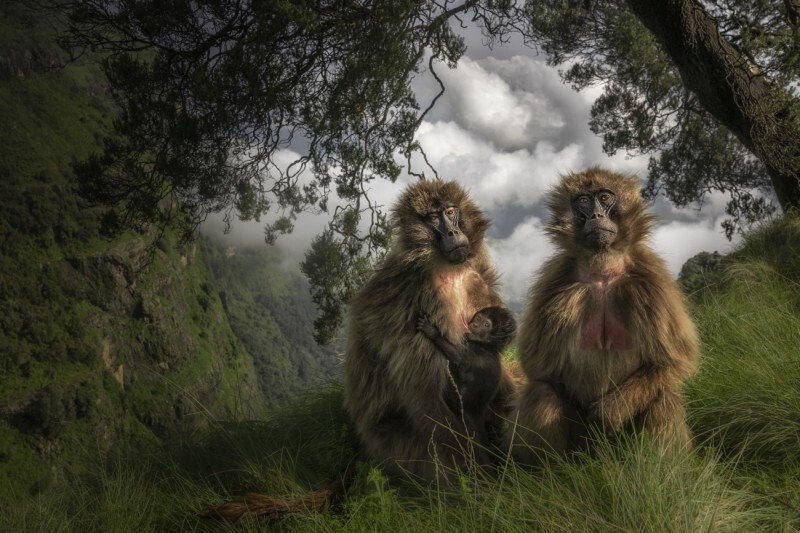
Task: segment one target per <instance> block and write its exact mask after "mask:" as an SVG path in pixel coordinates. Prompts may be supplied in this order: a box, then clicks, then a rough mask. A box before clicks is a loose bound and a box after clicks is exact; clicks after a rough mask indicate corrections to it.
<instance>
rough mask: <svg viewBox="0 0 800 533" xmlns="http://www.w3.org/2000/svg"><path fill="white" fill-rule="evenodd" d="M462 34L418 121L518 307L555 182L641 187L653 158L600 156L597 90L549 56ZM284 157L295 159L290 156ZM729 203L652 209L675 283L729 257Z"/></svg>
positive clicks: (387, 201)
mask: <svg viewBox="0 0 800 533" xmlns="http://www.w3.org/2000/svg"><path fill="white" fill-rule="evenodd" d="M464 36H465V39H466V42H467V46H468V49H467V53H466V55H465V57H463V58H462V59H461V61H459V63H458V67H457V68H456V69H453V70H450V69H447V67H445V66H444V65H440V66H439V68H438V69H437V73H438V74H439V76H440V78H441V79H442V81H443V82H444V84H445V87H446V89H447V90H446V92H445V94H444V96H442V97H441V98H440V99H439V101H438V102H437V104H436V107H434V109H433V110H432V112H431V113H430V114H429V115H428V116H427V117H426V120H425V121H424V122H423V123H422V125H421V127H420V129H419V131H418V139H419V141H420V143H421V144H422V146H423V148H424V150H425V152H426V154H427V156H428V159H429V161H430V162H431V164H432V165H433V166H434V167H435V168H436V169H437V171H438V173H439V175H440V176H441V177H442V178H445V179H455V180H457V181H459V182H460V183H461V184H463V185H464V186H465V187H466V188H467V189H468V190H469V191H470V192H471V194H472V196H473V198H474V199H475V200H476V201H477V203H478V204H479V205H480V206H481V207H482V208H483V209H484V211H485V212H486V214H487V215H488V217H489V218H490V219H491V220H492V222H493V226H492V229H491V230H490V233H489V237H490V238H489V242H488V244H489V248H490V252H491V255H492V258H493V259H494V261H495V265H496V267H497V269H498V270H499V272H500V273H501V283H502V284H503V295H504V297H505V298H506V299H507V300H508V301H509V304H510V305H513V306H514V307H518V306H519V305H520V304H521V303H522V302H523V301H524V298H525V295H526V293H527V290H528V286H529V284H530V281H531V279H532V276H533V274H534V273H535V272H536V271H537V269H538V268H539V267H540V266H541V264H542V262H543V261H544V259H546V258H547V257H548V256H549V255H550V254H551V253H552V247H551V245H550V243H549V242H548V240H547V238H546V237H545V236H544V234H543V232H542V226H543V223H544V221H545V220H546V216H547V215H546V211H545V209H544V204H543V197H544V195H545V193H546V191H547V190H548V188H549V187H551V186H552V185H553V184H554V183H556V182H557V181H558V179H559V175H560V174H561V173H564V172H568V171H579V170H581V169H583V168H585V167H588V166H591V165H601V166H604V167H607V168H609V169H611V170H616V171H623V172H628V173H633V174H635V175H638V176H639V177H640V178H641V179H642V180H644V178H645V177H646V175H647V158H646V157H639V158H628V157H626V156H625V154H617V155H615V156H614V157H609V156H607V155H606V154H604V153H603V151H602V141H601V139H600V138H599V137H597V136H595V135H594V134H593V133H592V132H591V131H590V130H589V127H588V120H589V110H590V107H591V104H592V101H593V100H594V98H596V97H597V95H598V94H599V89H595V90H593V91H589V92H587V91H584V92H581V93H578V92H575V91H573V90H572V89H571V88H569V87H568V86H566V85H564V84H562V83H561V80H560V78H559V76H558V71H557V69H555V68H552V67H548V66H547V65H546V64H545V61H544V57H541V56H539V57H537V56H536V55H535V53H534V51H532V50H530V49H528V48H526V47H524V46H523V45H521V44H518V43H511V44H510V45H504V46H502V47H497V48H495V49H489V48H488V47H485V46H483V45H482V43H481V38H480V34H479V33H478V32H477V31H474V30H470V31H467V32H465V33H464ZM413 88H414V90H415V92H416V94H417V95H418V99H419V101H420V104H421V106H422V107H423V108H424V107H426V106H427V102H429V101H430V99H431V98H432V97H433V96H434V95H435V94H436V91H437V85H436V84H435V81H434V80H433V78H432V77H431V76H430V75H428V74H422V75H420V76H419V77H418V78H417V79H415V80H414V81H413ZM284 157H286V159H287V161H290V160H292V158H293V154H292V153H290V152H287V153H286V154H284ZM422 169H423V167H422V166H417V168H416V170H417V171H419V170H422ZM426 174H427V175H430V172H427V173H426ZM414 179H416V178H410V177H408V176H403V177H401V179H399V180H398V182H397V183H396V184H390V183H388V182H385V181H382V182H377V183H374V185H373V187H372V196H373V197H374V198H375V199H377V200H378V202H379V203H381V204H383V205H385V206H390V205H392V204H393V202H394V200H395V199H396V198H397V196H398V194H399V192H400V191H401V190H402V188H404V187H405V186H406V185H407V184H408V183H409V182H410V181H412V180H414ZM724 205H725V200H724V198H722V197H721V196H712V197H710V198H708V199H707V201H706V202H705V204H704V205H703V208H702V210H698V209H696V208H688V209H683V210H677V209H675V208H673V207H672V206H670V205H669V204H668V202H666V201H665V200H664V199H663V198H662V199H659V200H658V201H656V203H655V205H654V206H653V210H654V211H655V212H656V213H657V214H658V215H659V218H660V220H659V223H658V224H657V226H656V229H655V231H654V234H653V238H652V243H651V244H652V246H653V248H654V249H655V250H656V251H657V252H658V253H659V254H660V255H661V256H662V257H663V258H664V259H665V260H666V261H667V263H668V265H669V267H670V270H671V271H672V272H673V274H674V275H676V276H677V274H678V272H679V270H680V267H681V265H682V264H683V263H684V262H685V261H686V260H687V259H688V258H690V257H691V256H693V255H695V254H696V253H698V252H701V251H704V250H705V251H714V250H717V251H720V252H722V253H725V252H727V251H729V250H730V248H731V246H732V244H731V243H730V242H728V241H727V240H726V238H725V236H724V233H723V231H722V228H721V227H720V222H721V220H722V219H724V218H725V216H724ZM326 222H327V221H326V220H325V219H317V220H314V219H313V217H311V216H310V215H309V216H304V217H302V219H301V220H300V221H298V223H297V224H296V229H295V232H294V233H293V234H291V235H289V236H284V237H281V238H279V241H278V242H279V244H278V246H279V247H280V248H282V249H285V250H286V251H288V252H289V254H290V259H289V260H287V262H288V264H290V265H292V266H294V265H296V264H297V262H298V261H299V260H301V259H302V253H303V252H304V251H305V250H307V249H308V246H309V244H310V241H311V238H312V237H313V236H314V235H316V234H317V233H319V232H320V231H321V230H322V228H323V227H324V225H325V224H326ZM205 230H206V232H207V233H210V234H212V235H218V234H221V225H220V224H219V223H214V222H211V223H209V224H207V225H206V228H205ZM226 239H228V240H230V241H231V242H232V243H234V244H242V243H244V242H252V243H255V244H261V243H263V242H264V241H263V225H262V224H244V223H242V222H237V223H236V224H235V226H234V228H233V231H232V232H231V234H230V235H228V236H227V237H226ZM734 244H735V242H734Z"/></svg>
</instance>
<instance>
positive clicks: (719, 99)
mask: <svg viewBox="0 0 800 533" xmlns="http://www.w3.org/2000/svg"><path fill="white" fill-rule="evenodd" d="M626 2H627V4H628V6H629V7H630V9H631V11H632V12H633V13H634V14H635V15H636V17H637V18H638V19H639V20H640V21H641V22H642V24H644V25H645V27H646V28H647V29H648V30H650V31H651V32H652V33H653V35H654V36H655V38H656V39H657V40H658V41H659V42H660V43H661V45H662V46H663V47H664V49H665V51H666V52H667V54H668V55H669V56H670V57H671V58H672V60H673V62H674V63H675V66H676V67H677V68H678V70H679V71H680V74H681V78H682V79H683V84H684V86H685V87H686V88H687V89H689V90H690V91H692V92H693V93H694V94H695V95H696V96H697V98H698V100H699V101H700V103H701V104H702V105H703V107H704V108H705V109H706V110H707V111H708V112H709V113H711V114H712V115H713V116H714V117H715V118H716V119H717V120H719V121H720V122H721V123H722V124H723V125H724V126H725V127H727V128H728V129H729V130H730V131H731V133H733V134H734V135H736V137H737V138H738V139H739V140H740V141H741V142H742V144H743V145H744V146H746V147H747V148H748V149H749V150H750V151H751V152H753V154H754V155H755V156H756V157H758V158H759V159H760V160H761V161H762V162H763V163H764V165H765V166H766V168H767V172H768V173H769V176H770V179H771V180H772V185H773V187H774V189H775V195H776V196H777V199H778V201H779V202H780V204H781V207H783V209H784V210H786V209H787V208H788V207H791V206H795V207H800V181H799V178H800V127H798V124H800V120H798V111H797V108H798V102H797V100H796V99H795V98H793V97H792V96H790V95H789V94H788V93H787V92H786V91H785V90H784V89H783V88H782V87H780V86H779V85H777V84H775V83H772V82H771V81H770V80H769V78H767V76H766V75H765V74H764V73H763V72H761V70H760V69H759V68H758V67H757V66H756V65H754V64H753V63H752V62H750V61H749V60H748V58H747V57H745V56H744V55H743V54H741V53H740V52H739V51H738V50H737V49H736V48H735V47H734V46H733V45H732V44H731V43H729V42H727V41H726V40H725V39H724V38H723V37H722V36H721V35H720V34H719V31H718V27H717V22H716V21H715V20H714V19H713V18H712V17H711V16H710V15H709V14H708V13H706V11H705V10H704V9H703V8H702V7H701V6H700V5H699V4H698V3H697V1H696V0H626Z"/></svg>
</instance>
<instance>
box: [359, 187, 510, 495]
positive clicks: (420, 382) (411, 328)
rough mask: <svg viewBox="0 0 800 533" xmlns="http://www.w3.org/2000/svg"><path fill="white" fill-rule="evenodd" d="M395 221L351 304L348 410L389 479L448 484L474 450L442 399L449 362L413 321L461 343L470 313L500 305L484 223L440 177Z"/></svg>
mask: <svg viewBox="0 0 800 533" xmlns="http://www.w3.org/2000/svg"><path fill="white" fill-rule="evenodd" d="M392 216H393V218H392V222H393V225H394V228H395V234H394V240H393V244H392V247H391V249H390V251H389V253H388V254H387V256H386V259H385V261H384V263H383V265H382V266H381V267H380V268H379V269H378V270H377V271H376V272H375V273H374V274H373V276H372V277H371V278H370V279H369V281H368V282H367V283H366V284H365V286H364V287H363V288H362V289H361V290H360V291H359V292H358V294H357V295H356V296H355V297H354V299H353V301H352V302H351V307H350V322H349V332H348V343H349V345H348V349H347V352H346V354H345V358H344V394H345V398H344V403H345V408H346V409H347V411H348V413H349V414H350V417H351V418H352V420H353V423H354V426H355V430H356V433H357V434H358V437H359V439H360V442H361V445H362V448H363V450H364V451H365V452H366V454H367V455H369V456H370V457H372V458H373V459H376V460H379V461H381V462H382V463H383V465H384V468H385V469H386V470H387V471H388V472H389V473H393V474H396V473H399V472H401V471H405V472H408V473H410V474H412V475H415V476H418V477H420V478H422V479H424V480H427V481H433V480H436V479H439V480H445V481H446V480H447V474H446V470H447V468H453V467H457V468H465V467H468V466H469V465H470V464H471V461H472V453H473V452H472V451H471V449H473V450H474V448H471V446H470V444H471V442H470V441H468V440H467V439H464V438H462V437H463V436H465V435H467V434H468V433H469V431H468V428H467V427H466V426H465V423H464V417H463V413H457V412H455V411H454V409H452V408H451V407H450V406H449V405H448V403H447V402H446V401H445V393H446V390H447V389H448V387H450V386H451V379H452V377H451V376H450V373H449V371H448V362H447V359H446V358H445V357H442V354H441V353H439V349H438V348H437V346H436V345H435V344H434V343H433V342H432V341H431V340H430V339H429V338H428V337H427V336H425V335H424V334H422V333H420V332H418V331H417V320H418V317H420V316H426V317H428V319H429V320H430V321H431V322H432V323H433V325H435V326H436V328H437V329H438V331H439V332H441V335H442V336H443V337H444V338H446V339H447V340H448V341H449V342H450V343H452V344H458V343H461V342H462V338H463V336H464V334H465V333H467V332H468V331H469V326H468V321H469V320H470V318H471V317H472V316H473V315H474V314H475V312H476V311H478V310H479V309H482V308H484V307H492V306H499V305H501V304H502V302H501V300H500V297H499V296H498V294H497V274H496V272H495V270H494V268H493V267H492V266H491V264H490V262H489V258H488V255H487V251H486V248H485V246H484V243H483V238H484V233H485V232H486V229H487V228H488V226H489V221H488V220H487V219H486V217H485V216H484V215H483V213H482V212H481V211H480V209H479V208H478V206H477V205H476V204H475V203H474V202H473V201H472V200H471V199H470V197H469V195H468V194H467V193H466V191H465V190H464V189H463V188H462V187H461V186H460V185H458V184H457V183H455V182H446V181H440V180H436V181H426V180H423V181H419V182H417V183H414V184H412V185H411V186H409V187H408V188H407V189H406V190H405V192H404V193H403V194H402V196H401V197H400V198H399V200H398V202H397V204H396V205H395V206H394V208H393V213H392ZM509 387H510V381H509V380H507V379H506V377H505V376H504V378H503V384H502V385H501V390H502V391H505V393H506V394H507V393H508V389H509ZM502 396H503V394H501V395H500V397H501V398H502ZM498 401H501V400H500V399H498ZM487 423H489V424H491V423H492V421H487ZM442 465H443V466H444V467H446V468H444V469H442V468H441V466H442Z"/></svg>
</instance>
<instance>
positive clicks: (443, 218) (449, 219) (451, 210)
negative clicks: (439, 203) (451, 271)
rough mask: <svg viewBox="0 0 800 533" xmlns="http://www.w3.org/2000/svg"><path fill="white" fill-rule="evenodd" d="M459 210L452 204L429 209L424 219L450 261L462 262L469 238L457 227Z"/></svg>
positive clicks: (467, 249)
mask: <svg viewBox="0 0 800 533" xmlns="http://www.w3.org/2000/svg"><path fill="white" fill-rule="evenodd" d="M460 214H461V212H460V210H459V209H458V207H456V206H454V205H449V206H446V207H443V208H441V209H436V210H434V211H429V212H428V213H427V214H426V215H425V217H424V219H425V223H426V224H427V225H428V226H429V227H430V228H431V229H433V233H434V235H435V238H436V244H437V246H438V248H439V250H440V251H441V253H442V255H443V256H444V257H445V259H447V260H448V261H449V262H451V263H463V262H464V261H465V260H466V259H467V257H468V256H469V239H468V238H467V236H466V235H465V234H464V232H463V231H461V228H460V227H459V217H460Z"/></svg>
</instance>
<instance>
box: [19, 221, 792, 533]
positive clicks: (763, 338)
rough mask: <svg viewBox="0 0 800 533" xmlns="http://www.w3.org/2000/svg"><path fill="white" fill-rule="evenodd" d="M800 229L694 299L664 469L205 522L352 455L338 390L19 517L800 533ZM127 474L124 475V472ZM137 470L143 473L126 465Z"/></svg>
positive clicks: (624, 452)
mask: <svg viewBox="0 0 800 533" xmlns="http://www.w3.org/2000/svg"><path fill="white" fill-rule="evenodd" d="M799 251H800V219H798V218H786V219H784V220H780V221H777V222H776V223H775V224H773V225H771V226H769V227H768V228H765V229H764V230H762V231H760V232H757V233H755V234H753V235H752V236H751V237H750V238H749V239H748V240H747V241H746V243H745V244H744V246H743V248H742V250H741V251H739V252H737V253H736V254H734V256H733V258H732V259H731V260H730V261H729V263H728V267H727V269H726V270H725V271H724V272H723V273H722V274H721V275H719V276H716V277H715V278H714V279H713V280H711V282H712V283H711V285H710V287H709V288H707V289H705V290H703V291H701V292H699V293H697V294H695V295H694V297H693V299H694V304H693V315H694V317H695V319H696V321H697V324H698V327H699V329H700V332H701V336H702V340H703V350H704V352H703V362H702V365H701V369H700V373H699V375H698V376H697V377H696V378H695V379H694V380H693V381H692V382H691V383H690V384H689V386H688V390H687V394H688V397H689V401H690V404H689V417H690V422H691V425H692V427H693V429H694V431H695V433H696V434H697V437H698V439H697V440H698V446H697V449H696V450H695V451H694V452H693V453H690V454H679V455H678V456H676V457H674V458H672V459H667V458H665V457H662V456H661V455H660V454H659V453H658V452H657V451H656V450H654V449H652V448H651V447H650V446H649V444H648V442H647V441H646V439H643V438H634V439H631V440H630V441H629V442H625V443H623V444H622V445H621V446H620V447H619V448H615V449H611V448H609V447H606V448H604V449H603V451H602V452H601V453H600V455H599V456H598V457H596V458H582V459H581V460H578V461H574V462H562V463H558V464H556V465H555V466H554V467H552V468H550V469H548V470H544V471H526V470H522V469H520V468H517V467H516V466H514V465H513V464H507V465H505V466H504V467H502V468H501V469H500V471H499V472H498V473H497V475H496V476H492V477H488V478H487V477H482V476H477V475H474V476H464V477H463V479H462V483H461V484H460V486H459V487H456V488H454V489H449V490H447V491H445V490H438V489H436V488H433V489H422V488H419V487H414V486H411V485H406V484H398V483H390V482H388V481H387V480H386V479H385V478H384V477H383V476H382V475H381V473H380V472H379V471H378V470H377V469H375V468H373V467H371V466H370V465H365V464H360V465H359V471H358V475H357V477H356V480H355V482H354V485H353V487H352V489H351V490H350V492H349V495H348V497H347V499H346V500H345V502H344V503H343V505H342V507H341V508H340V510H339V512H337V513H328V514H323V515H310V516H295V517H291V518H289V519H286V520H284V521H282V522H280V523H278V524H277V525H272V526H267V525H265V524H259V523H251V524H245V525H244V526H236V527H233V526H228V525H225V524H219V523H217V522H214V521H209V520H207V519H202V518H199V517H198V516H197V515H196V513H197V512H198V511H201V510H202V509H203V507H204V505H205V504H207V503H208V502H220V501H222V500H224V499H225V498H227V497H229V496H230V495H233V494H238V493H242V492H244V491H259V492H267V493H272V494H302V493H304V492H306V491H308V490H309V489H310V488H314V487H319V486H321V485H323V484H324V483H326V482H328V481H330V480H331V479H335V477H336V475H337V473H338V472H341V471H342V468H343V467H342V465H343V464H344V462H346V461H347V458H348V457H350V456H351V454H352V435H351V433H350V430H349V427H348V425H347V422H346V418H345V417H344V415H343V413H342V412H341V408H340V402H341V391H340V390H339V388H338V387H337V386H331V387H329V388H327V389H326V390H325V391H324V392H320V393H318V394H315V395H312V396H310V397H309V398H307V399H306V400H305V401H298V402H297V403H295V404H293V405H291V406H289V407H287V408H286V409H285V410H283V411H281V412H280V413H278V414H276V415H275V416H274V417H273V418H271V419H270V420H268V421H265V422H263V423H259V424H251V425H230V424H229V425H222V424H215V425H212V426H211V427H212V430H211V431H210V432H208V433H207V434H205V435H203V436H200V435H195V436H194V438H192V439H191V440H187V439H184V440H182V441H180V442H178V443H175V446H174V447H172V448H171V450H172V453H171V454H170V455H165V456H161V457H159V458H154V457H150V458H149V459H147V460H145V461H142V460H140V459H133V458H131V457H128V458H127V459H124V460H123V459H120V460H119V461H118V462H116V463H114V464H113V465H112V466H111V467H106V468H100V467H98V469H97V470H96V471H94V472H93V473H91V474H90V475H88V476H87V477H84V478H82V479H80V480H76V481H73V485H72V486H73V487H75V490H74V491H73V492H71V493H65V494H61V495H59V496H58V497H51V498H50V499H47V500H44V501H41V502H40V503H39V506H36V507H26V508H21V509H18V510H16V511H15V513H14V516H13V520H14V521H13V522H12V523H13V524H15V525H20V526H21V525H25V526H32V530H41V531H45V530H51V528H53V527H54V526H58V527H59V528H64V529H67V530H72V529H83V528H90V529H96V530H111V529H125V528H124V527H123V525H126V524H128V523H129V522H128V521H129V520H134V523H135V526H136V529H137V530H159V529H163V528H167V529H179V528H182V529H195V530H208V531H219V530H231V531H242V530H245V531H251V530H252V531H259V530H266V529H270V530H272V529H279V530H286V531H292V530H304V531H315V530H316V531H430V530H451V531H474V530H480V531H490V530H491V531H517V530H519V531H523V530H525V531H527V530H531V529H533V530H542V531H609V530H623V531H634V530H636V531H665V530H668V531H696V530H711V531H736V532H739V531H792V530H798V529H800V365H798V364H797V353H798V342H800V339H799V338H798V335H800V312H799V311H800V307H798V306H800V285H799V284H798V281H800V277H798V265H800V257H797V255H796V254H797V253H798V252H799ZM126 461H127V462H126ZM131 465H134V466H131Z"/></svg>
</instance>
